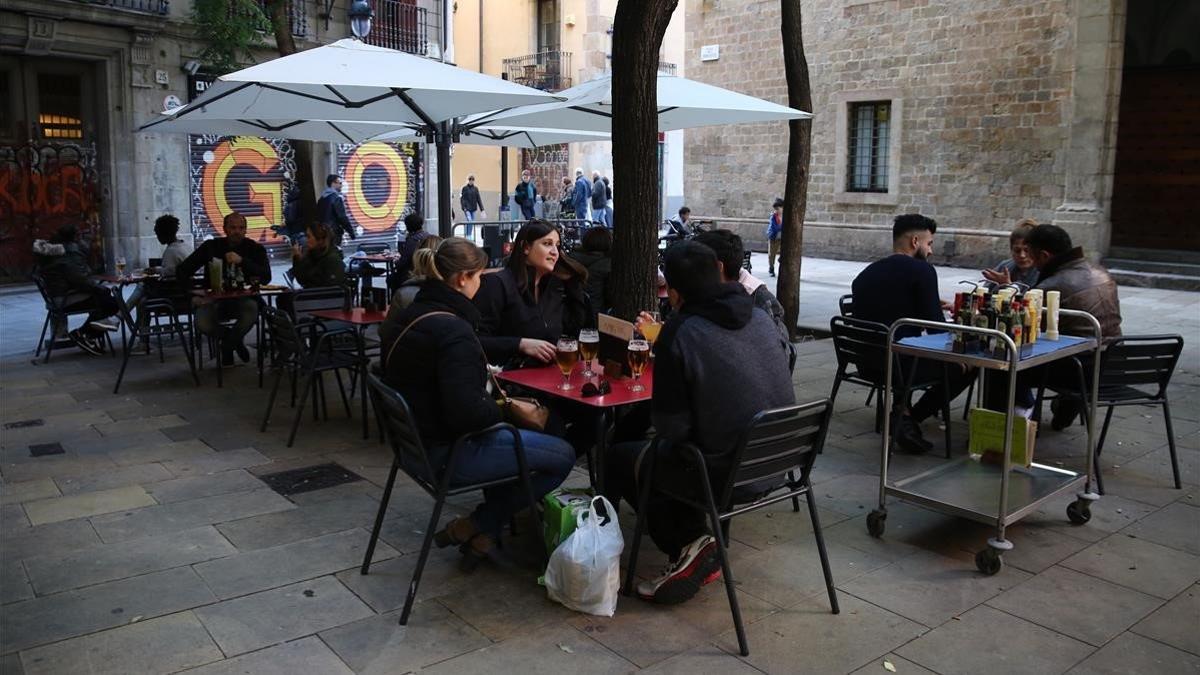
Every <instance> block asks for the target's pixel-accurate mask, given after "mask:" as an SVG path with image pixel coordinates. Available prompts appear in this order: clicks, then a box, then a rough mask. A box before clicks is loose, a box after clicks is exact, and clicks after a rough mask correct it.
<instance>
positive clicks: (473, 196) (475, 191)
mask: <svg viewBox="0 0 1200 675" xmlns="http://www.w3.org/2000/svg"><path fill="white" fill-rule="evenodd" d="M458 205H459V206H461V207H462V210H463V221H464V222H465V223H466V224H465V225H463V236H464V237H465V238H467V239H471V240H472V241H473V240H474V239H475V226H474V225H472V224H471V223H473V222H475V215H476V214H477V213H478V214H482V213H483V197H480V196H479V188H478V187H475V174H468V175H467V184H466V185H464V186H463V187H462V192H460V193H459V195H458Z"/></svg>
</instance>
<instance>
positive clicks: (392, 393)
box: [360, 375, 540, 626]
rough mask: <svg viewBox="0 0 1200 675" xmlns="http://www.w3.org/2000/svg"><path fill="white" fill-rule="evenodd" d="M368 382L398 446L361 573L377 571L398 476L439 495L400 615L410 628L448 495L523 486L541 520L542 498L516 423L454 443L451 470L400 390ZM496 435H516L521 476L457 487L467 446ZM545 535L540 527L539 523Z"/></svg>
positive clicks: (372, 379)
mask: <svg viewBox="0 0 1200 675" xmlns="http://www.w3.org/2000/svg"><path fill="white" fill-rule="evenodd" d="M367 383H368V385H369V389H370V392H371V398H372V401H373V403H374V404H375V411H376V414H377V415H378V416H379V418H380V421H381V422H382V424H383V427H384V430H385V435H386V436H387V439H388V442H389V443H390V444H391V446H392V455H393V458H392V470H391V471H390V472H389V473H388V479H387V484H386V485H385V486H384V488H383V499H382V500H380V502H379V512H378V513H377V514H376V515H375V526H374V527H373V528H372V529H371V539H370V541H369V542H368V543H367V551H366V554H365V555H364V556H363V562H362V567H361V569H360V572H361V573H362V574H367V573H368V572H369V571H370V568H371V557H372V556H373V555H374V554H375V542H376V541H378V540H379V531H380V529H382V527H383V518H384V515H385V514H386V513H387V507H388V500H389V499H390V498H391V496H392V487H393V485H394V484H395V482H396V472H397V471H400V470H403V471H404V473H405V474H406V475H408V476H409V477H410V478H412V479H413V481H415V482H416V483H417V485H420V486H421V488H422V489H423V490H425V492H427V493H429V496H431V497H433V499H434V503H433V513H431V514H430V516H429V524H428V525H427V526H426V527H425V538H424V540H423V541H422V543H421V553H420V555H419V556H418V557H417V565H416V568H415V569H414V570H413V577H412V581H411V582H409V584H408V596H407V597H406V598H405V600H404V610H403V611H402V612H401V613H400V625H401V626H405V625H407V624H408V616H409V614H410V613H411V612H412V606H413V602H414V601H415V600H416V597H417V587H418V586H419V585H420V583H421V573H422V572H424V570H425V562H426V560H428V558H429V547H430V544H432V543H433V535H434V533H435V532H436V531H437V529H438V522H439V519H440V518H441V515H442V507H443V506H445V504H446V499H447V498H448V497H454V496H457V495H461V494H466V493H468V492H474V491H476V490H485V489H487V488H492V487H496V486H500V485H508V484H510V483H516V482H520V483H521V485H522V487H524V489H525V494H526V495H527V496H528V498H529V505H530V510H531V511H532V512H533V513H534V514H535V517H539V518H540V516H537V515H536V514H538V510H537V508H536V504H537V499H536V498H535V497H534V494H533V485H532V483H531V482H530V480H529V465H528V463H527V462H526V461H525V447H524V445H522V443H521V434H520V433H518V432H517V429H516V427H514V426H512V425H511V424H503V423H502V424H495V425H492V426H490V427H488V428H486V429H482V430H480V431H477V432H475V433H472V434H467V435H465V436H462V437H460V438H459V439H458V440H456V441H454V444H453V445H452V446H450V454H449V455H448V457H447V459H446V464H445V466H435V465H434V463H433V462H432V461H431V460H430V458H429V453H428V452H427V451H426V449H425V444H424V443H423V442H422V441H421V435H420V434H419V433H418V431H417V423H416V420H415V419H414V418H413V414H412V411H411V410H410V409H409V407H408V403H407V402H405V400H404V397H403V396H401V395H400V393H399V392H397V391H396V390H395V389H392V388H391V387H389V386H388V385H386V384H384V382H383V381H382V380H381V379H379V377H378V376H376V375H370V376H368V378H367ZM496 431H504V432H507V433H510V434H512V437H513V451H514V453H515V454H516V456H517V457H516V459H517V467H518V469H517V473H516V474H515V475H512V476H506V477H504V478H497V479H496V480H490V481H486V482H481V483H471V484H469V485H451V484H450V477H451V476H453V475H454V463H455V460H456V459H457V457H458V454H459V451H460V450H461V449H462V447H463V445H464V444H465V443H466V442H468V441H470V440H472V439H474V438H477V437H480V436H484V435H487V434H490V433H493V432H496ZM539 531H540V523H539Z"/></svg>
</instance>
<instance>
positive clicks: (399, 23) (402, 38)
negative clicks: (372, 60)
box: [364, 0, 438, 56]
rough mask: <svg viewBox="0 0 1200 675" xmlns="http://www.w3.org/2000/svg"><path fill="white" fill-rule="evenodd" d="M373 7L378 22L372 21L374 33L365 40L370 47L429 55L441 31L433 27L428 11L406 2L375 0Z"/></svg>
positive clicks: (399, 0)
mask: <svg viewBox="0 0 1200 675" xmlns="http://www.w3.org/2000/svg"><path fill="white" fill-rule="evenodd" d="M371 6H372V7H373V8H374V10H375V18H374V19H373V20H372V21H371V32H370V33H369V34H368V35H367V37H366V39H365V40H364V41H365V42H366V43H367V44H372V45H375V46H377V47H387V48H388V49H397V50H399V51H402V52H408V53H409V54H420V55H422V56H428V55H429V37H430V35H433V36H435V37H436V36H437V34H438V29H437V26H434V25H432V24H431V23H430V21H429V12H428V11H427V10H426V9H425V8H424V7H417V6H416V5H413V4H409V3H407V2H403V1H402V0H372V2H371Z"/></svg>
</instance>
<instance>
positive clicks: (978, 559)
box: [975, 547, 1004, 577]
mask: <svg viewBox="0 0 1200 675" xmlns="http://www.w3.org/2000/svg"><path fill="white" fill-rule="evenodd" d="M975 566H976V567H978V568H979V571H980V572H983V573H984V574H986V575H988V576H989V577H990V576H992V575H993V574H996V573H997V572H999V571H1000V568H1002V567H1004V559H1003V558H1001V557H1000V552H999V551H997V550H996V549H994V548H991V547H988V548H985V549H983V550H982V551H980V552H979V553H976V554H975Z"/></svg>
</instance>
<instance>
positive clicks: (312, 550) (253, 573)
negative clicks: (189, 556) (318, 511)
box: [195, 529, 396, 598]
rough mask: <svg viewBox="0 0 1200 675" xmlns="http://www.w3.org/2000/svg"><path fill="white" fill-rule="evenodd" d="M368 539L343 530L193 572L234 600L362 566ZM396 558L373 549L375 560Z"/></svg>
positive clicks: (389, 552) (363, 534)
mask: <svg viewBox="0 0 1200 675" xmlns="http://www.w3.org/2000/svg"><path fill="white" fill-rule="evenodd" d="M368 538H369V535H368V533H367V532H366V531H364V530H362V529H353V530H346V531H344V532H336V533H334V534H328V535H325V536H322V537H315V538H313V539H305V540H303V541H298V542H295V543H292V544H287V545H285V546H277V547H274V548H265V549H261V550H258V551H251V552H249V553H241V554H238V555H234V556H230V557H228V558H222V559H220V560H211V561H209V562H206V563H201V564H199V565H196V566H195V569H196V572H198V573H199V574H200V576H202V577H204V580H205V581H207V582H208V585H209V587H210V588H212V589H213V592H214V593H216V594H217V597H219V598H233V597H237V596H239V595H245V594H247V593H253V592H255V591H261V590H264V589H267V588H274V587H276V586H282V585H284V584H288V583H292V582H294V581H300V580H302V579H311V578H314V577H319V576H321V575H324V574H332V573H334V572H339V571H341V570H344V569H348V568H350V567H354V566H356V565H358V564H360V563H361V562H362V558H363V555H365V553H366V550H367V539H368ZM395 555H396V552H395V551H394V550H392V548H391V547H390V546H388V545H387V544H384V543H382V542H380V543H379V544H377V545H376V547H375V557H374V559H375V560H384V559H386V558H390V557H393V556H395Z"/></svg>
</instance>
